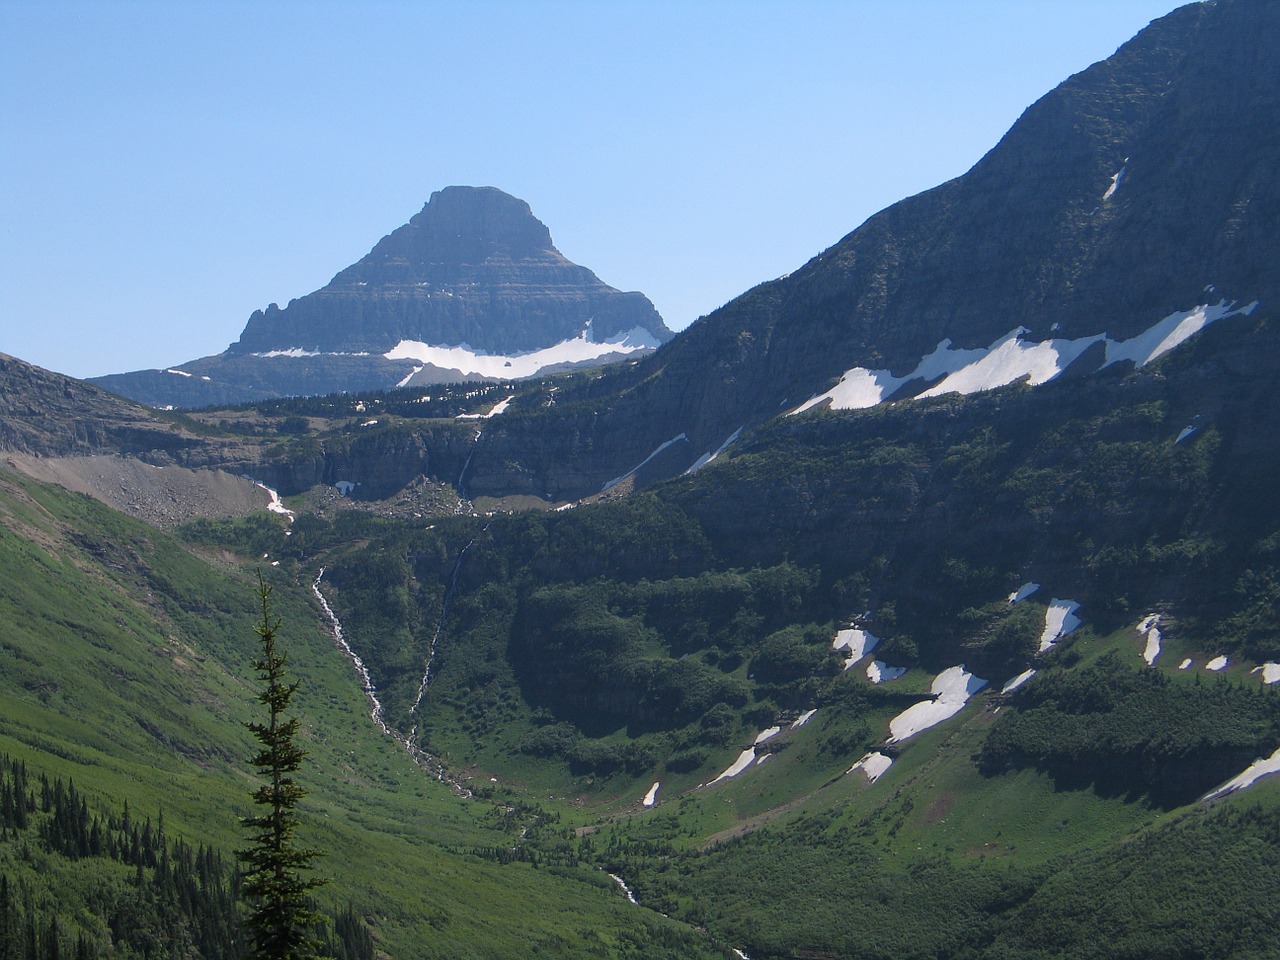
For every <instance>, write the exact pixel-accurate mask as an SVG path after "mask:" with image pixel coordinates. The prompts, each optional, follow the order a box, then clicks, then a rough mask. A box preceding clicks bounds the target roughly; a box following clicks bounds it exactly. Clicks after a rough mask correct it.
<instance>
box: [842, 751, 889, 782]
mask: <svg viewBox="0 0 1280 960" xmlns="http://www.w3.org/2000/svg"><path fill="white" fill-rule="evenodd" d="M892 764H893V760H892V759H891V758H889V757H886V756H885V755H884V754H883V753H878V752H877V753H868V754H867V755H866V756H864V757H863V758H862V759H861V760H859V761H858V762H857V763H855V764H854V765H853V766H852V767H850V768H849V769H848V770H846V771H845V773H853V771H855V770H861V771H862V772H863V773H865V774H866V775H867V780H868V781H870V782H871V783H875V782H876V781H877V780H879V779H880V777H881V776H882V775H883V774H884V772H885V771H886V770H888V769H889V767H890V766H891V765H892Z"/></svg>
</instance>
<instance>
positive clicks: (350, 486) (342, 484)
mask: <svg viewBox="0 0 1280 960" xmlns="http://www.w3.org/2000/svg"><path fill="white" fill-rule="evenodd" d="M333 486H334V488H335V489H336V490H337V491H338V492H339V493H340V494H342V495H343V496H344V497H349V496H351V492H352V491H353V490H355V488H356V487H358V486H360V483H359V482H358V481H357V482H354V483H353V482H352V481H350V480H339V481H338V482H337V483H335V484H334V485H333Z"/></svg>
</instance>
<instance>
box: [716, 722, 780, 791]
mask: <svg viewBox="0 0 1280 960" xmlns="http://www.w3.org/2000/svg"><path fill="white" fill-rule="evenodd" d="M781 732H782V727H770V728H769V729H768V730H761V731H760V733H759V734H758V735H757V736H756V738H755V740H754V741H753V742H752V744H751V746H749V747H747V749H745V750H743V751H742V752H741V753H740V754H738V759H737V760H735V761H733V763H731V764H729V767H728V769H726V770H725V772H724V773H722V774H720V776H718V777H716V778H715V779H714V780H711V781H709V782H708V783H707V784H706V786H708V787H709V786H711V784H713V783H719V782H720V781H721V780H728V779H729V778H730V777H736V776H737V775H738V774H740V773H741V772H742V771H743V770H745V769H747V767H749V766H751V765H752V764H753V763H755V762H756V747H758V746H760V744H762V743H764V742H765V741H766V740H771V739H772V738H774V737H776V736H777V735H778V734H780V733H781ZM768 756H769V755H768V754H765V756H763V757H761V758H760V762H761V763H763V762H764V761H765V760H766V759H767V758H768Z"/></svg>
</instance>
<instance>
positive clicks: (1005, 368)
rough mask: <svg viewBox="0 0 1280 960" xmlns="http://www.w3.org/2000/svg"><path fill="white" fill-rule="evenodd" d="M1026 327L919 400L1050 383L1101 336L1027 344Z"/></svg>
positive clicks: (1009, 334)
mask: <svg viewBox="0 0 1280 960" xmlns="http://www.w3.org/2000/svg"><path fill="white" fill-rule="evenodd" d="M1027 332H1028V331H1027V329H1026V328H1025V327H1017V328H1015V329H1014V330H1012V331H1010V332H1009V333H1007V334H1005V336H1004V337H1003V338H1001V339H1000V340H997V341H996V342H995V343H993V344H992V345H991V348H990V350H988V351H987V353H986V355H985V356H983V357H982V358H981V359H979V360H976V361H974V362H973V363H970V364H968V365H967V366H965V367H963V368H962V369H960V370H957V371H956V372H955V373H953V374H951V375H950V376H948V377H946V378H945V379H944V380H943V381H942V382H941V383H938V384H935V385H934V386H932V387H930V388H929V389H928V390H926V391H925V392H924V393H922V394H920V396H922V397H940V396H942V395H943V394H945V393H961V394H970V393H979V392H982V391H984V390H994V389H996V388H997V387H1003V386H1004V385H1005V384H1009V383H1013V382H1014V381H1015V380H1020V379H1022V378H1023V377H1027V378H1029V379H1028V382H1029V383H1030V384H1031V385H1032V386H1037V385H1039V384H1041V383H1045V382H1047V381H1049V380H1052V379H1053V378H1054V377H1056V376H1057V375H1058V374H1060V373H1061V372H1062V371H1063V370H1065V369H1067V367H1069V366H1070V365H1071V364H1072V362H1074V361H1075V360H1076V359H1077V358H1078V357H1079V356H1080V354H1082V353H1084V352H1085V350H1087V349H1088V348H1089V347H1091V346H1093V344H1095V343H1097V342H1098V341H1100V340H1104V339H1106V337H1105V335H1104V334H1098V335H1097V336H1094V337H1085V338H1083V339H1080V340H1045V341H1043V342H1041V343H1026V342H1024V341H1023V340H1021V339H1020V338H1021V336H1022V334H1024V333H1027Z"/></svg>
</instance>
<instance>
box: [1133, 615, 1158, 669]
mask: <svg viewBox="0 0 1280 960" xmlns="http://www.w3.org/2000/svg"><path fill="white" fill-rule="evenodd" d="M1159 623H1160V615H1159V614H1158V613H1153V614H1151V615H1150V616H1147V617H1144V618H1143V620H1142V622H1141V623H1139V624H1138V633H1139V634H1144V633H1145V634H1146V636H1147V646H1146V649H1144V650H1143V651H1142V659H1143V660H1145V661H1147V663H1148V664H1149V665H1152V666H1154V665H1155V662H1156V657H1158V656H1160V627H1159V626H1158V624H1159Z"/></svg>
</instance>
